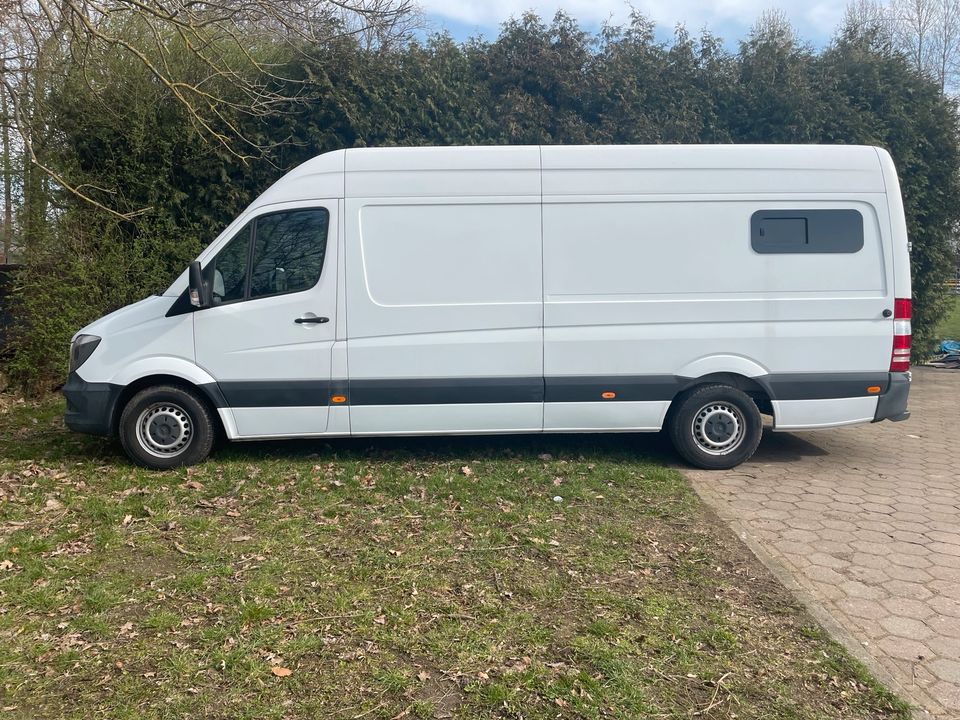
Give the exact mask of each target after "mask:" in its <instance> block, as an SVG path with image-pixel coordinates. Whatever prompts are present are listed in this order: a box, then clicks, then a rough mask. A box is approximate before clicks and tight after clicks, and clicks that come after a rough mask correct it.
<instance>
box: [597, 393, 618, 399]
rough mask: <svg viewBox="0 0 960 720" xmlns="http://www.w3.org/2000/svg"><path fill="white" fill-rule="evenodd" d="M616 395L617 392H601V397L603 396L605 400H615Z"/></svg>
mask: <svg viewBox="0 0 960 720" xmlns="http://www.w3.org/2000/svg"><path fill="white" fill-rule="evenodd" d="M616 396H617V394H616V393H615V392H605V393H600V397H602V398H603V399H604V400H613V399H614V398H615V397H616Z"/></svg>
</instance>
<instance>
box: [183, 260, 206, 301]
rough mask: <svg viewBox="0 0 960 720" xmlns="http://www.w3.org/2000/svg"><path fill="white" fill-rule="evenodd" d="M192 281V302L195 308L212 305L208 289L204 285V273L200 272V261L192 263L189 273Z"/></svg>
mask: <svg viewBox="0 0 960 720" xmlns="http://www.w3.org/2000/svg"><path fill="white" fill-rule="evenodd" d="M187 275H188V277H189V282H190V285H189V287H190V304H191V305H193V306H194V307H195V308H205V307H208V306H209V305H210V302H209V301H208V299H207V293H206V289H205V288H204V286H203V274H202V273H201V272H200V263H199V262H198V261H197V260H194V261H193V262H192V263H190V267H189V269H188V273H187Z"/></svg>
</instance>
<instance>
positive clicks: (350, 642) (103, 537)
mask: <svg viewBox="0 0 960 720" xmlns="http://www.w3.org/2000/svg"><path fill="white" fill-rule="evenodd" d="M61 412H62V406H61V403H60V402H59V401H56V400H48V401H45V402H43V403H40V404H27V403H24V402H22V401H11V400H9V399H8V401H7V402H6V403H5V407H4V408H2V409H0V442H2V449H0V708H2V710H0V716H2V717H10V718H24V719H26V718H41V717H42V718H83V719H84V720H92V719H94V718H120V719H122V718H185V717H189V718H277V719H278V720H279V719H280V718H284V719H287V718H361V717H363V718H398V719H399V718H411V719H412V718H445V717H456V718H531V719H533V718H548V717H549V718H556V717H561V718H574V717H575V718H639V717H644V718H646V717H651V718H660V717H663V718H693V717H697V718H721V717H723V718H734V717H736V718H764V719H769V718H824V719H827V718H908V717H909V713H908V709H907V707H906V706H905V705H904V704H903V703H902V702H901V701H899V700H898V699H897V698H895V697H894V696H892V695H891V694H889V693H888V692H886V691H885V690H884V689H882V688H881V687H880V686H879V685H878V684H877V683H876V682H875V681H874V680H872V679H871V678H870V676H869V675H868V674H867V673H866V671H865V670H864V669H863V668H862V667H861V666H860V665H858V664H857V663H856V662H855V661H854V660H852V659H851V658H850V657H849V656H848V655H847V654H846V653H845V651H844V650H843V649H842V648H841V647H840V646H838V645H837V644H835V643H833V642H831V641H830V640H829V639H827V638H826V637H825V635H824V634H823V632H822V631H821V630H820V629H819V628H818V627H817V626H815V625H814V623H813V622H812V620H811V619H810V618H809V617H808V616H807V615H806V614H805V613H804V612H803V611H802V610H801V609H800V608H799V607H798V606H797V604H796V603H795V602H794V600H793V599H792V598H791V596H790V595H789V594H788V593H787V592H786V591H785V590H784V589H783V588H782V587H781V586H780V585H778V584H777V583H776V582H775V581H774V580H773V579H772V578H771V577H770V576H769V575H768V574H767V573H766V572H765V570H764V569H763V568H762V566H760V565H758V563H757V562H756V561H755V559H754V558H753V557H752V556H751V555H750V554H749V552H748V551H747V550H746V549H745V548H744V547H743V545H742V544H741V543H740V542H739V541H738V540H737V539H736V538H735V537H734V536H733V535H732V534H731V533H730V532H729V531H728V530H727V529H726V528H725V527H724V526H723V525H722V524H721V523H719V522H718V521H717V519H716V518H715V517H714V516H713V515H712V514H711V513H710V512H709V511H708V510H707V509H705V508H704V506H703V505H702V504H701V503H700V502H699V501H698V499H697V497H696V496H695V495H694V494H693V493H692V491H691V489H690V487H689V486H688V484H687V483H686V482H685V480H684V479H683V477H682V476H681V475H680V474H679V473H677V472H676V471H674V470H672V469H668V468H667V467H664V466H663V464H662V462H660V461H657V460H656V452H657V447H658V445H657V441H656V440H654V441H650V440H645V441H638V440H636V439H635V438H633V437H631V436H627V435H617V436H598V437H560V438H538V437H527V438H516V437H509V438H495V439H459V440H451V439H420V440H377V441H359V440H350V441H336V442H330V443H320V442H318V443H288V444H257V445H237V446H233V447H228V448H224V449H222V450H220V451H219V452H218V453H217V454H216V456H215V457H214V459H213V460H212V461H210V462H208V463H207V464H205V465H203V466H201V467H198V468H195V469H190V470H181V471H177V472H164V473H152V472H147V471H142V470H139V469H135V468H133V467H132V466H130V465H129V464H128V463H127V462H126V461H125V460H124V458H123V457H122V456H121V455H120V453H119V450H118V448H117V447H116V446H115V445H114V444H113V443H110V442H107V441H101V440H97V439H93V438H87V437H82V436H78V435H73V434H70V433H68V432H67V431H66V430H65V429H64V428H63V425H62V423H61V421H60V413H61ZM638 445H639V447H640V448H645V449H646V452H648V453H654V455H653V459H650V458H648V457H644V456H643V455H642V454H640V452H639V451H638V450H637V447H638Z"/></svg>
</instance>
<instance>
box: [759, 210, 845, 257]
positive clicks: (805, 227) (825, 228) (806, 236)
mask: <svg viewBox="0 0 960 720" xmlns="http://www.w3.org/2000/svg"><path fill="white" fill-rule="evenodd" d="M750 244H751V245H752V246H753V249H754V251H756V252H758V253H763V254H772V253H773V254H775V253H855V252H858V251H859V250H860V249H861V248H862V247H863V215H861V214H860V212H859V211H858V210H760V211H758V212H755V213H754V214H753V216H752V217H751V218H750Z"/></svg>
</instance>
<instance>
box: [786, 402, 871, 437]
mask: <svg viewBox="0 0 960 720" xmlns="http://www.w3.org/2000/svg"><path fill="white" fill-rule="evenodd" d="M773 412H774V418H775V424H774V428H773V429H774V430H811V429H813V428H828V427H839V426H841V425H857V424H860V423H867V422H872V421H873V417H874V415H875V414H876V412H877V398H876V397H854V398H837V399H832V400H774V401H773Z"/></svg>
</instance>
